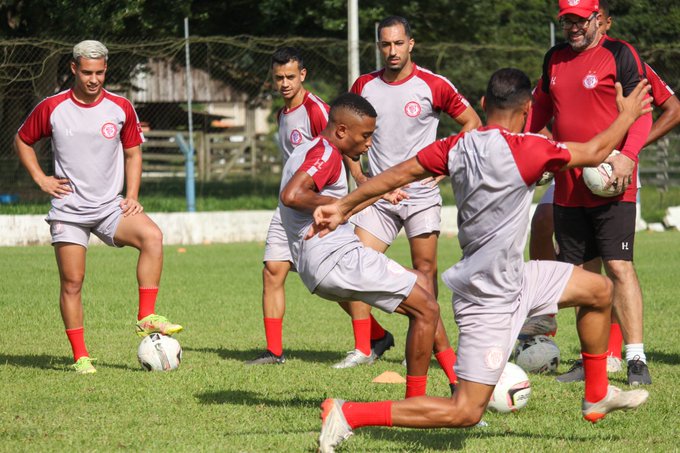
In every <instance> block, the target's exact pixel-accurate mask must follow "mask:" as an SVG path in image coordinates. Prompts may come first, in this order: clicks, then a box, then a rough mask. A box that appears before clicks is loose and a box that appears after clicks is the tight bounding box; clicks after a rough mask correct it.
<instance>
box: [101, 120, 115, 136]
mask: <svg viewBox="0 0 680 453" xmlns="http://www.w3.org/2000/svg"><path fill="white" fill-rule="evenodd" d="M117 133H118V128H117V127H116V125H115V124H113V123H104V125H103V126H102V135H103V136H104V138H107V139H109V140H111V139H112V138H114V137H115V136H116V134H117Z"/></svg>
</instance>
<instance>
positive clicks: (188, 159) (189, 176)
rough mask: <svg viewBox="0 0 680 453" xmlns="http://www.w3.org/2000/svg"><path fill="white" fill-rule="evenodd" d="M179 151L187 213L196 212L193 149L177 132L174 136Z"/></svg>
mask: <svg viewBox="0 0 680 453" xmlns="http://www.w3.org/2000/svg"><path fill="white" fill-rule="evenodd" d="M175 139H176V140H177V144H178V145H179V149H180V151H182V154H184V172H185V173H186V178H185V191H186V197H187V211H188V212H196V184H195V180H194V149H193V148H192V147H191V146H190V145H188V144H187V142H186V141H185V140H184V137H182V134H180V133H179V132H178V133H177V135H176V136H175Z"/></svg>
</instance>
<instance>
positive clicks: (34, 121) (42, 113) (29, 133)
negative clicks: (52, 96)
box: [18, 100, 52, 146]
mask: <svg viewBox="0 0 680 453" xmlns="http://www.w3.org/2000/svg"><path fill="white" fill-rule="evenodd" d="M51 115H52V108H51V107H50V103H49V102H47V100H44V101H42V102H41V103H40V104H38V105H37V106H36V107H35V108H34V109H33V111H32V112H31V113H29V115H28V117H27V118H26V121H24V124H22V125H21V126H20V127H19V131H18V134H19V138H21V140H22V141H23V142H24V143H26V144H27V145H29V146H33V145H34V144H35V143H36V142H37V141H39V140H40V139H41V138H43V137H50V136H51V135H52V124H51V123H50V116H51Z"/></svg>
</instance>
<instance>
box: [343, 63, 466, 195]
mask: <svg viewBox="0 0 680 453" xmlns="http://www.w3.org/2000/svg"><path fill="white" fill-rule="evenodd" d="M384 72H385V70H384V69H383V70H380V71H376V72H373V73H371V74H365V75H362V76H361V77H359V78H358V79H357V80H356V82H354V85H352V88H351V90H350V91H351V92H353V93H356V94H359V95H361V96H363V97H364V98H365V99H367V100H368V101H369V102H370V103H371V105H373V107H374V108H375V110H376V112H378V118H377V119H376V128H375V132H374V133H373V137H372V141H373V144H372V146H371V148H370V149H369V151H368V167H369V174H370V175H371V176H375V175H377V174H379V173H382V172H383V171H385V170H387V169H388V168H390V167H393V166H394V165H397V164H399V163H401V162H403V161H405V160H407V159H410V158H411V157H413V156H414V155H415V154H416V153H417V152H418V150H420V149H421V148H423V147H425V146H427V145H428V144H430V143H432V142H433V141H434V140H435V139H436V138H437V126H438V125H439V115H440V112H446V113H447V114H448V115H450V116H451V117H452V118H455V117H457V116H459V115H460V114H461V113H463V112H464V111H465V109H467V108H468V107H469V105H470V104H469V103H468V101H467V100H466V99H465V98H464V97H463V96H462V95H461V94H460V93H459V92H458V90H457V89H456V87H455V86H454V85H453V84H452V83H451V82H450V81H449V80H448V79H447V78H446V77H443V76H441V75H437V74H434V73H433V72H431V71H428V70H427V69H424V68H421V67H418V66H417V65H415V64H414V65H413V72H411V74H410V75H409V76H408V77H407V78H405V79H403V80H400V81H398V82H387V81H385V80H384V79H383V74H384ZM407 192H408V193H409V195H410V197H411V198H410V199H409V200H405V201H404V203H405V204H408V203H409V202H410V201H415V200H419V199H424V198H431V197H439V190H438V188H434V189H432V188H429V187H427V186H423V185H420V184H412V185H411V187H409V188H408V189H407Z"/></svg>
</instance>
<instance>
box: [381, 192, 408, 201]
mask: <svg viewBox="0 0 680 453" xmlns="http://www.w3.org/2000/svg"><path fill="white" fill-rule="evenodd" d="M407 198H409V196H408V194H407V193H406V192H404V191H403V190H401V189H394V190H393V191H392V192H387V193H386V194H385V195H383V196H382V199H383V200H385V201H387V202H388V203H391V204H399V203H400V202H401V201H402V200H406V199H407Z"/></svg>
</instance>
